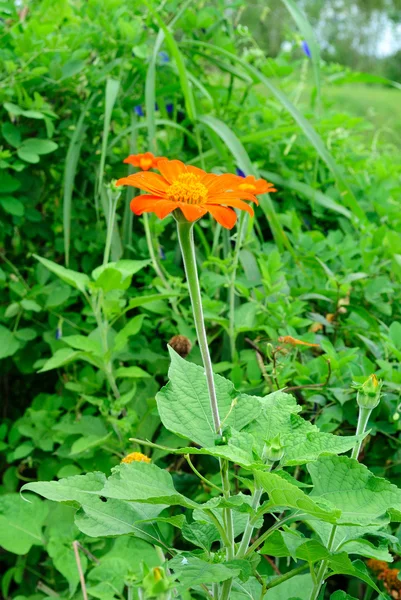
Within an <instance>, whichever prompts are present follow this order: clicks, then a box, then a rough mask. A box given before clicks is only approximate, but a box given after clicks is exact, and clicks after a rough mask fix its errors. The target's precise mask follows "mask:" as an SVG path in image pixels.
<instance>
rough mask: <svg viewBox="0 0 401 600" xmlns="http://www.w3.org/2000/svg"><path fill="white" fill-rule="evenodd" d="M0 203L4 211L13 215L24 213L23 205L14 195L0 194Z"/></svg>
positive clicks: (18, 215) (20, 215)
mask: <svg viewBox="0 0 401 600" xmlns="http://www.w3.org/2000/svg"><path fill="white" fill-rule="evenodd" d="M0 205H1V206H2V208H3V210H5V211H6V213H8V214H9V215H12V216H13V217H22V216H23V215H24V213H25V206H24V205H23V204H22V202H21V201H20V200H17V198H14V196H0Z"/></svg>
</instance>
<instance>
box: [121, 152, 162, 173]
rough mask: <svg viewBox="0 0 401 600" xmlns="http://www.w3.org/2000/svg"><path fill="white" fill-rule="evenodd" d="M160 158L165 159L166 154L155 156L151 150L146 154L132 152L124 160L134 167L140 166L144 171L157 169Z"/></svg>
mask: <svg viewBox="0 0 401 600" xmlns="http://www.w3.org/2000/svg"><path fill="white" fill-rule="evenodd" d="M159 160H165V158H164V156H155V155H154V154H152V153H151V152H145V154H131V155H130V156H128V157H127V158H125V159H124V162H125V163H127V164H128V165H132V166H133V167H139V168H140V169H142V171H149V169H156V168H157V163H158V161H159Z"/></svg>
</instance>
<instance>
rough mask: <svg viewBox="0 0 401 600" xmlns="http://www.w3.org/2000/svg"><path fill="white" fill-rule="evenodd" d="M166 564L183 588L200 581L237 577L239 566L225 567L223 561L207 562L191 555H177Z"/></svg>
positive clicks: (190, 586) (198, 583)
mask: <svg viewBox="0 0 401 600" xmlns="http://www.w3.org/2000/svg"><path fill="white" fill-rule="evenodd" d="M168 566H169V568H170V569H172V571H173V572H174V575H175V577H176V578H177V579H178V581H179V582H180V583H181V585H182V586H183V588H185V589H188V588H193V587H194V586H198V585H200V584H202V583H208V584H210V583H219V582H221V581H226V580H227V579H231V578H232V577H237V576H238V575H239V574H240V572H241V569H240V567H237V568H235V567H232V566H230V567H227V566H225V565H224V564H223V563H218V564H217V563H208V562H206V561H205V560H201V559H200V558H197V557H195V556H191V555H185V556H184V555H182V554H180V555H178V556H175V557H174V558H173V559H172V560H170V561H169V563H168Z"/></svg>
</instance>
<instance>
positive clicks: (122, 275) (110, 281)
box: [92, 260, 150, 292]
mask: <svg viewBox="0 0 401 600" xmlns="http://www.w3.org/2000/svg"><path fill="white" fill-rule="evenodd" d="M149 263H150V261H149V260H119V261H117V262H111V263H108V264H107V265H102V266H100V267H97V268H96V269H95V270H94V271H93V272H92V277H93V279H94V280H95V287H100V288H102V289H103V290H104V291H105V292H108V291H110V290H113V289H124V290H126V289H128V288H129V286H130V285H131V279H132V276H133V275H135V273H137V272H138V271H140V270H141V269H143V268H144V267H146V266H147V265H148V264H149Z"/></svg>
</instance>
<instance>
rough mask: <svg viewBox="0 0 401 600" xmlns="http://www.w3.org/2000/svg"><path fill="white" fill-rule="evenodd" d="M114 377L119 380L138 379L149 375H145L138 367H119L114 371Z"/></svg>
mask: <svg viewBox="0 0 401 600" xmlns="http://www.w3.org/2000/svg"><path fill="white" fill-rule="evenodd" d="M115 376H116V377H117V378H121V379H122V378H127V379H140V378H143V377H150V375H149V373H146V371H144V370H143V369H141V368H140V367H120V368H119V369H117V370H116V372H115Z"/></svg>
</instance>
